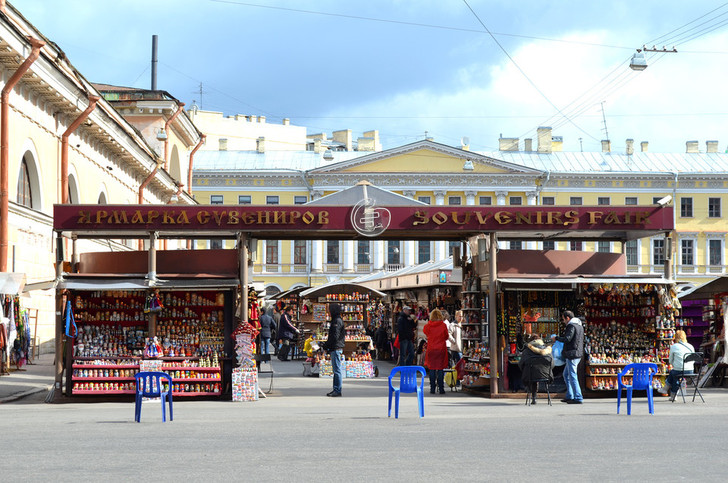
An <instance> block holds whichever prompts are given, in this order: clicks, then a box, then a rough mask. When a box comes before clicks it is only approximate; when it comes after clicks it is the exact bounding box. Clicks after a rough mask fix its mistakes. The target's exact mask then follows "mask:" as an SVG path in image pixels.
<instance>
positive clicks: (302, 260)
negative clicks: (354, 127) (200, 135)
mask: <svg viewBox="0 0 728 483" xmlns="http://www.w3.org/2000/svg"><path fill="white" fill-rule="evenodd" d="M627 145H628V148H629V147H631V146H632V145H633V143H631V142H629V141H628V143H627ZM560 146H561V139H560V138H555V137H553V136H552V135H551V130H550V128H540V129H539V132H538V141H537V146H536V149H532V142H531V140H525V142H524V148H525V149H524V150H523V151H521V150H518V147H519V140H518V139H513V138H508V139H505V138H504V139H501V150H500V151H497V152H492V153H475V152H471V151H468V150H467V149H466V147H451V146H445V145H443V144H439V143H436V142H434V141H432V140H424V141H419V142H416V143H412V144H408V145H405V146H400V147H397V148H393V149H388V150H385V151H381V152H374V153H368V152H355V151H350V152H327V153H325V154H324V153H321V154H319V153H315V152H311V151H309V152H304V151H301V152H275V151H267V152H251V151H248V152H233V151H227V152H220V151H218V152H215V151H207V152H204V153H202V152H201V153H200V155H199V156H198V158H196V161H195V175H194V179H193V193H194V194H195V197H196V199H197V200H198V201H199V202H200V203H203V204H205V203H213V204H214V203H224V204H261V205H262V204H296V203H305V202H308V201H309V200H315V199H319V198H321V197H323V196H326V195H327V194H331V193H334V192H337V191H340V190H342V189H346V188H349V187H351V186H353V185H355V184H356V183H357V182H359V181H361V180H367V181H369V182H370V183H372V184H373V185H375V186H377V187H379V188H383V189H386V190H390V191H393V192H395V193H399V194H401V195H404V196H407V197H410V198H413V199H416V200H419V201H423V202H425V203H430V204H435V205H501V206H514V205H515V206H517V205H611V206H615V205H617V206H618V205H653V204H656V203H657V202H658V201H662V202H663V203H664V202H670V203H674V204H675V226H676V232H675V234H674V236H673V240H674V243H672V248H673V249H674V250H675V256H674V257H673V260H674V264H675V266H674V269H673V273H674V274H675V276H676V278H678V279H679V280H682V281H685V282H689V283H693V284H699V283H702V282H704V281H707V280H710V279H711V278H713V277H715V276H717V275H720V274H722V273H724V272H725V268H724V267H725V237H726V232H727V231H728V230H727V228H728V225H726V223H725V220H724V217H723V212H722V204H723V202H724V198H726V194H728V181H725V180H726V179H727V178H728V176H727V175H728V155H727V154H723V153H718V152H717V149H716V148H717V142H713V141H710V142H708V143H707V148H706V151H707V152H705V153H700V152H698V150H697V149H695V145H694V143H689V144H688V149H687V152H686V153H680V154H675V153H669V154H660V153H649V152H648V151H647V144H646V143H642V145H641V147H642V149H641V150H640V152H637V153H635V152H633V151H631V152H626V153H623V154H618V153H612V152H610V151H609V143H604V151H602V152H599V153H568V152H562V151H560V150H559V149H560ZM501 245H502V247H503V248H513V249H539V250H540V249H557V250H587V251H610V252H622V251H623V250H624V252H625V253H626V258H627V263H628V270H629V271H630V272H633V273H646V274H649V273H654V274H659V273H662V272H663V271H664V254H665V252H664V250H665V238H664V237H655V238H646V239H641V240H635V241H630V242H628V243H626V244H625V246H624V247H623V246H622V244H621V243H614V242H609V241H600V242H589V243H581V242H571V243H566V242H559V243H558V244H557V243H554V242H550V241H548V240H545V241H539V242H534V241H524V242H518V241H511V242H507V245H506V242H501ZM202 246H204V244H203V245H202ZM451 249H452V248H451V247H450V246H448V245H447V244H446V242H415V241H402V242H391V241H389V242H384V241H376V240H374V241H372V240H342V241H340V242H331V241H326V242H324V241H316V240H314V241H307V242H301V241H296V242H294V241H290V240H274V241H261V242H260V243H258V248H257V254H256V260H255V264H254V276H255V280H257V281H262V282H265V284H266V287H268V290H269V292H276V291H278V290H287V289H289V288H294V287H296V286H300V285H318V284H322V283H325V282H326V281H328V280H330V279H333V278H343V279H347V278H353V277H355V276H357V275H360V274H362V273H368V272H371V271H376V270H395V269H398V268H401V267H404V266H410V265H414V264H418V263H422V262H425V261H428V260H434V261H440V260H442V259H444V258H446V257H448V256H449V255H450V254H451Z"/></svg>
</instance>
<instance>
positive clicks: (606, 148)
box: [602, 139, 612, 153]
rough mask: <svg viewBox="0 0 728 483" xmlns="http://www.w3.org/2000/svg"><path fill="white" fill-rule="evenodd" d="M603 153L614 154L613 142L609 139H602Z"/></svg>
mask: <svg viewBox="0 0 728 483" xmlns="http://www.w3.org/2000/svg"><path fill="white" fill-rule="evenodd" d="M602 152H603V153H611V152H612V142H611V141H610V140H609V139H602Z"/></svg>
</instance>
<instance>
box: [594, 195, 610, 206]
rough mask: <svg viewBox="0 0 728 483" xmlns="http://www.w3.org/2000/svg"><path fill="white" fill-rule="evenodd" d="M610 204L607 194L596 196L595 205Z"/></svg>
mask: <svg viewBox="0 0 728 483" xmlns="http://www.w3.org/2000/svg"><path fill="white" fill-rule="evenodd" d="M610 204H611V203H610V202H609V196H600V197H599V198H597V205H599V206H609V205H610Z"/></svg>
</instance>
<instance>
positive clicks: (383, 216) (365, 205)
mask: <svg viewBox="0 0 728 483" xmlns="http://www.w3.org/2000/svg"><path fill="white" fill-rule="evenodd" d="M391 221H392V214H391V213H390V212H389V210H388V209H386V208H382V207H377V206H376V204H375V202H374V200H373V199H371V198H364V199H363V200H361V201H359V202H358V203H357V204H355V205H354V206H353V207H352V209H351V224H352V226H353V227H354V230H356V232H357V233H359V234H360V235H364V236H370V237H373V236H377V235H381V234H382V233H384V231H385V230H386V229H387V228H389V223H390V222H391Z"/></svg>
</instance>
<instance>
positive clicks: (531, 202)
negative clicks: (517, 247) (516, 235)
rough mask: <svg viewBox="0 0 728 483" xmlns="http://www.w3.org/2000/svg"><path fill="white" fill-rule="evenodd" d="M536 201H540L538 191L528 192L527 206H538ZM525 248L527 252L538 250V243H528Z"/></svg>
mask: <svg viewBox="0 0 728 483" xmlns="http://www.w3.org/2000/svg"><path fill="white" fill-rule="evenodd" d="M536 201H538V191H535V190H534V191H526V204H527V205H528V206H536ZM524 248H525V249H527V250H537V249H538V242H535V241H530V242H526V246H525V247H524Z"/></svg>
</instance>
